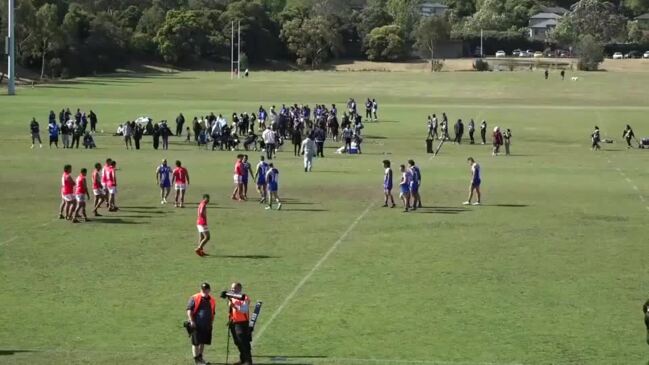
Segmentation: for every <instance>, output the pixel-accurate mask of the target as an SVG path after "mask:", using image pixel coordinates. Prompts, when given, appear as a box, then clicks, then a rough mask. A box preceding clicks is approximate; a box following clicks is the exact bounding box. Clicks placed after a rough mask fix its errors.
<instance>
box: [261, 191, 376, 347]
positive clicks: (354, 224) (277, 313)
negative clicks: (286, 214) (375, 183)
mask: <svg viewBox="0 0 649 365" xmlns="http://www.w3.org/2000/svg"><path fill="white" fill-rule="evenodd" d="M373 206H374V203H370V204H369V205H368V206H367V208H365V210H364V211H363V212H362V213H361V214H360V215H359V216H358V217H356V219H355V220H354V221H353V222H352V224H350V225H349V227H347V230H346V231H345V232H344V233H343V234H342V235H341V236H340V238H338V240H337V241H336V242H334V244H333V245H332V246H331V248H329V251H327V252H326V253H325V254H324V256H322V257H321V258H320V260H319V261H318V262H317V263H316V264H315V266H313V268H312V269H311V271H309V272H308V273H307V274H306V275H305V276H304V277H303V278H302V280H300V282H299V283H298V284H297V285H296V286H295V288H293V291H292V292H291V293H290V294H289V295H288V296H286V298H284V301H283V302H282V304H281V305H280V306H279V307H277V309H276V310H275V312H274V313H273V315H272V316H270V319H268V321H266V322H265V323H264V325H263V326H262V327H261V328H260V329H259V331H258V332H257V334H256V335H255V339H254V341H253V342H254V343H258V342H259V339H260V338H261V336H262V335H263V334H264V332H265V331H266V329H267V328H268V327H269V326H270V325H271V324H272V323H273V321H274V320H275V318H277V316H279V314H280V313H282V311H283V310H284V308H285V307H286V306H287V305H288V302H290V301H291V299H293V297H294V296H295V294H297V292H298V291H299V290H300V289H301V288H302V286H304V284H305V283H306V282H307V281H308V280H309V279H310V278H311V276H312V275H313V273H315V272H316V271H317V270H318V268H320V266H321V265H322V264H323V263H324V262H325V261H327V259H328V258H329V256H331V254H332V253H333V252H334V251H335V250H336V248H338V246H340V244H341V243H342V242H343V241H344V240H345V238H347V235H349V233H350V232H351V231H352V230H353V229H354V228H355V227H356V225H357V224H358V222H360V221H361V220H362V219H363V218H365V216H366V215H367V213H368V212H369V211H370V209H371V208H372V207H373Z"/></svg>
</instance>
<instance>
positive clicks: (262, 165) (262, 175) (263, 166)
mask: <svg viewBox="0 0 649 365" xmlns="http://www.w3.org/2000/svg"><path fill="white" fill-rule="evenodd" d="M267 172H268V163H267V162H266V161H260V162H259V163H258V164H257V180H262V181H266V173H267Z"/></svg>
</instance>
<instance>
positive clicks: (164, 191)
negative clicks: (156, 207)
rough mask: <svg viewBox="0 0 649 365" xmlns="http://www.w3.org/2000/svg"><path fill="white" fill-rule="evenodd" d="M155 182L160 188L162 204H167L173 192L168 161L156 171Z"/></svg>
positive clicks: (163, 162)
mask: <svg viewBox="0 0 649 365" xmlns="http://www.w3.org/2000/svg"><path fill="white" fill-rule="evenodd" d="M155 181H156V184H158V186H160V204H163V205H164V204H167V198H168V197H169V193H170V192H171V168H170V167H169V166H168V165H167V159H166V158H165V159H164V160H162V164H161V165H160V166H158V168H157V169H156V170H155Z"/></svg>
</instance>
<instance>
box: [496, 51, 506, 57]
mask: <svg viewBox="0 0 649 365" xmlns="http://www.w3.org/2000/svg"><path fill="white" fill-rule="evenodd" d="M505 56H507V53H505V51H498V52H496V57H505Z"/></svg>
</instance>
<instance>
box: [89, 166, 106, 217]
mask: <svg viewBox="0 0 649 365" xmlns="http://www.w3.org/2000/svg"><path fill="white" fill-rule="evenodd" d="M92 194H93V195H94V196H95V204H94V205H93V207H94V209H93V210H92V212H93V213H94V215H95V217H101V214H99V213H97V209H99V206H100V205H101V204H102V203H103V202H105V201H106V191H105V190H104V188H103V186H102V184H101V164H100V163H99V162H97V163H96V164H95V169H94V170H93V172H92Z"/></svg>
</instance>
